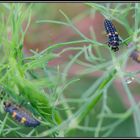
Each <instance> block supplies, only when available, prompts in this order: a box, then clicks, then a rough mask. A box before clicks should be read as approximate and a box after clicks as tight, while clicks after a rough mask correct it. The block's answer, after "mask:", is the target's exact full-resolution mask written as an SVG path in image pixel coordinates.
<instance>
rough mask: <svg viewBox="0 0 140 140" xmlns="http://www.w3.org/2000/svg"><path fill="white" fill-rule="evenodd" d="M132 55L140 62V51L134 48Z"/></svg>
mask: <svg viewBox="0 0 140 140" xmlns="http://www.w3.org/2000/svg"><path fill="white" fill-rule="evenodd" d="M130 57H131V58H132V59H133V60H135V61H136V62H138V63H140V51H138V50H134V51H133V52H132V53H131V55H130Z"/></svg>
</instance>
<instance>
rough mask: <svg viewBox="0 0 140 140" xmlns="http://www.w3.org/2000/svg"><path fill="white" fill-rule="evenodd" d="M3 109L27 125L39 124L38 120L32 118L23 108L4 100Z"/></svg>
mask: <svg viewBox="0 0 140 140" xmlns="http://www.w3.org/2000/svg"><path fill="white" fill-rule="evenodd" d="M4 109H5V111H6V112H8V113H9V114H10V115H11V116H12V117H13V118H14V119H15V120H16V121H18V122H19V123H21V124H24V125H25V126H27V127H36V126H38V125H39V124H40V122H39V121H38V120H36V119H35V118H33V117H32V116H31V114H29V113H28V112H27V111H26V110H25V109H22V108H21V107H19V106H17V105H14V104H13V103H11V102H4Z"/></svg>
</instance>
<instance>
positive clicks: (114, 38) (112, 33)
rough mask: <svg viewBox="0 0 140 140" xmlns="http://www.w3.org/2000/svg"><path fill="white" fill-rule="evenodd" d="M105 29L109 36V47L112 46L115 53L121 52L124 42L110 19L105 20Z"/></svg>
mask: <svg viewBox="0 0 140 140" xmlns="http://www.w3.org/2000/svg"><path fill="white" fill-rule="evenodd" d="M104 27H105V30H106V33H107V36H108V46H109V47H110V46H111V49H112V50H114V52H116V51H118V50H119V47H118V46H119V45H120V42H122V40H121V39H120V38H119V35H118V32H117V30H116V28H115V26H114V25H113V24H112V22H111V21H110V20H108V19H105V20H104Z"/></svg>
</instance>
